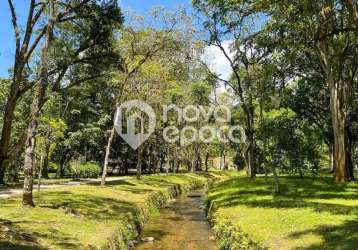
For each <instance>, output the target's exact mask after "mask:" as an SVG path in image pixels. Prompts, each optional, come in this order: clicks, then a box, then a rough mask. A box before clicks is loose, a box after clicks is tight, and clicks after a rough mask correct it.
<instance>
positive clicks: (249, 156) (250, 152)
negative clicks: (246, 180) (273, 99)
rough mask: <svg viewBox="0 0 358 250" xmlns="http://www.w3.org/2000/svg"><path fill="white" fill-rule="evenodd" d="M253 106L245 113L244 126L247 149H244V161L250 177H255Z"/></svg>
mask: <svg viewBox="0 0 358 250" xmlns="http://www.w3.org/2000/svg"><path fill="white" fill-rule="evenodd" d="M253 112H254V111H253V108H250V110H249V112H247V114H246V119H247V120H246V126H247V144H248V149H247V151H246V163H247V176H248V177H250V178H255V177H256V171H255V159H254V154H255V139H254V116H253Z"/></svg>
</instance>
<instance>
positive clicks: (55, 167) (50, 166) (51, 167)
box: [47, 162, 59, 173]
mask: <svg viewBox="0 0 358 250" xmlns="http://www.w3.org/2000/svg"><path fill="white" fill-rule="evenodd" d="M58 168H59V166H58V164H56V163H54V162H49V163H48V169H47V171H48V172H49V173H57V171H58Z"/></svg>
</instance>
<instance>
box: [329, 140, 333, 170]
mask: <svg viewBox="0 0 358 250" xmlns="http://www.w3.org/2000/svg"><path fill="white" fill-rule="evenodd" d="M328 149H329V169H330V172H331V173H332V174H333V173H334V160H333V159H334V144H333V143H331V144H330V145H329V146H328Z"/></svg>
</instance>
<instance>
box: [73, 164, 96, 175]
mask: <svg viewBox="0 0 358 250" xmlns="http://www.w3.org/2000/svg"><path fill="white" fill-rule="evenodd" d="M100 172H101V167H100V166H98V164H97V163H95V162H86V163H79V162H75V163H72V164H71V174H72V175H73V176H74V177H75V178H97V177H98V175H99V173H100Z"/></svg>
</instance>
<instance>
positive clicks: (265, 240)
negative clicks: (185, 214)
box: [209, 177, 358, 249]
mask: <svg viewBox="0 0 358 250" xmlns="http://www.w3.org/2000/svg"><path fill="white" fill-rule="evenodd" d="M280 182H281V187H282V192H281V194H275V193H274V184H273V181H272V179H271V178H265V177H258V178H256V179H255V180H251V179H248V178H245V177H239V178H236V179H233V180H229V181H226V182H224V183H222V184H220V185H218V186H216V187H215V188H213V189H212V190H211V192H210V194H209V200H210V201H211V202H213V205H212V206H211V207H212V210H211V212H212V218H213V220H214V222H215V224H216V228H215V230H216V233H217V234H218V235H219V236H221V244H222V246H223V247H225V246H226V247H227V246H228V245H230V244H231V245H232V249H235V247H237V248H239V247H240V242H239V241H240V240H243V241H244V242H243V244H247V245H250V244H249V243H250V242H251V243H257V244H259V245H260V246H262V247H269V248H272V249H297V248H299V249H322V248H324V249H355V248H356V246H357V244H358V192H357V191H358V185H357V183H348V184H334V183H332V180H331V178H326V177H324V178H323V177H322V178H314V179H313V178H307V179H303V180H302V179H299V178H295V177H283V178H281V179H280ZM223 222H226V223H223ZM225 227H230V230H228V229H227V228H225ZM233 231H234V232H233ZM235 231H238V232H241V233H240V234H239V236H238V238H239V240H237V238H235V236H233V235H234V234H235ZM223 232H226V233H223ZM242 234H244V235H245V237H241V235H242ZM251 246H252V247H253V246H254V245H253V244H252V245H251Z"/></svg>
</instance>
